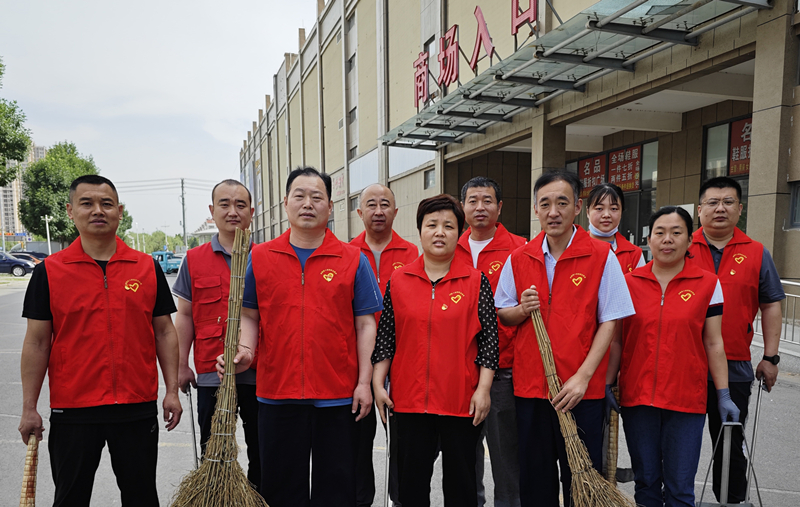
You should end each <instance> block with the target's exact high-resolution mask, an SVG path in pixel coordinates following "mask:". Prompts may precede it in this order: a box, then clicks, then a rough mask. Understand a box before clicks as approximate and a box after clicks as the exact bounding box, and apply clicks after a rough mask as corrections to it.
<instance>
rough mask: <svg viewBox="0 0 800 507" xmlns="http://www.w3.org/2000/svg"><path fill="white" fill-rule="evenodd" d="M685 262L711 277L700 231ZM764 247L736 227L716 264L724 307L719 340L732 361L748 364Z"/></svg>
mask: <svg viewBox="0 0 800 507" xmlns="http://www.w3.org/2000/svg"><path fill="white" fill-rule="evenodd" d="M689 253H691V254H692V259H691V260H690V261H689V262H691V263H694V264H696V265H697V266H699V267H701V268H702V269H705V270H706V271H710V272H711V273H714V259H712V258H711V250H710V249H709V247H708V243H707V242H706V238H705V236H704V235H703V228H702V227H701V228H700V229H698V230H697V231H695V233H694V234H693V235H692V244H691V246H690V247H689ZM763 256H764V245H762V244H761V243H759V242H758V241H753V240H752V239H750V238H749V237H747V235H746V234H745V233H743V232H742V231H741V230H739V228H738V227H737V228H736V229H735V230H734V232H733V238H731V240H730V241H729V242H728V244H727V245H725V248H724V249H723V250H722V260H721V261H720V263H719V271H718V272H717V276H718V277H719V283H720V285H721V286H722V296H723V297H724V298H725V306H724V309H723V313H722V340H723V341H724V342H725V355H726V356H727V358H728V359H730V360H732V361H749V360H750V342H752V341H753V320H755V318H756V314H757V313H758V308H759V304H758V279H759V274H760V272H761V258H762V257H763Z"/></svg>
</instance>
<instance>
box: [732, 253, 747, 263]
mask: <svg viewBox="0 0 800 507" xmlns="http://www.w3.org/2000/svg"><path fill="white" fill-rule="evenodd" d="M746 258H747V256H745V255H743V254H736V255H734V256H733V260H735V261H736V264H741V263H742V262H744V260H745V259H746Z"/></svg>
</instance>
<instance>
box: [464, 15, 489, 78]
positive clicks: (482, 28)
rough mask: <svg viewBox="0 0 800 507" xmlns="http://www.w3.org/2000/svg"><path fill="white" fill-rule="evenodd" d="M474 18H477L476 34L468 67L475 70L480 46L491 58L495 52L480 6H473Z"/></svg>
mask: <svg viewBox="0 0 800 507" xmlns="http://www.w3.org/2000/svg"><path fill="white" fill-rule="evenodd" d="M475 19H477V20H478V34H477V35H476V36H475V47H474V48H472V58H470V60H469V68H470V69H472V70H473V72H474V71H475V67H477V66H478V57H479V56H480V54H481V46H483V49H484V50H485V51H486V55H487V56H488V57H489V58H491V57H492V56H494V54H495V50H494V44H492V36H491V35H489V27H488V26H487V25H486V20H485V19H483V11H482V10H481V8H480V6H475Z"/></svg>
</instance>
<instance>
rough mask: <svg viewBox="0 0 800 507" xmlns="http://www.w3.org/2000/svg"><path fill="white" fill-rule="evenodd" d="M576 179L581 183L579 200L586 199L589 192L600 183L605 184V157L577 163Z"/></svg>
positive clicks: (586, 159) (598, 156)
mask: <svg viewBox="0 0 800 507" xmlns="http://www.w3.org/2000/svg"><path fill="white" fill-rule="evenodd" d="M578 177H579V178H580V179H581V183H583V191H581V199H584V198H586V197H587V196H588V195H589V192H590V191H591V190H592V189H593V188H594V187H596V186H597V185H599V184H601V183H605V182H606V155H605V153H603V154H602V155H595V156H593V157H589V158H584V159H581V160H579V161H578Z"/></svg>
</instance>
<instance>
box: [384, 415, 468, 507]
mask: <svg viewBox="0 0 800 507" xmlns="http://www.w3.org/2000/svg"><path fill="white" fill-rule="evenodd" d="M391 423H392V424H395V425H397V440H398V442H397V445H398V449H399V456H398V463H397V464H398V479H399V483H400V484H399V486H400V488H399V489H400V491H399V493H400V503H401V504H402V505H403V507H428V506H430V504H431V477H432V476H433V464H434V462H435V461H436V447H437V444H438V443H441V449H442V475H443V477H442V489H443V490H444V505H445V507H475V506H476V505H477V504H478V486H477V479H476V477H475V446H476V445H478V438H479V437H480V434H481V430H482V429H483V423H481V424H479V425H478V426H473V425H472V417H454V416H441V415H435V414H409V413H397V412H395V414H394V415H393V416H392V421H391Z"/></svg>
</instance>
